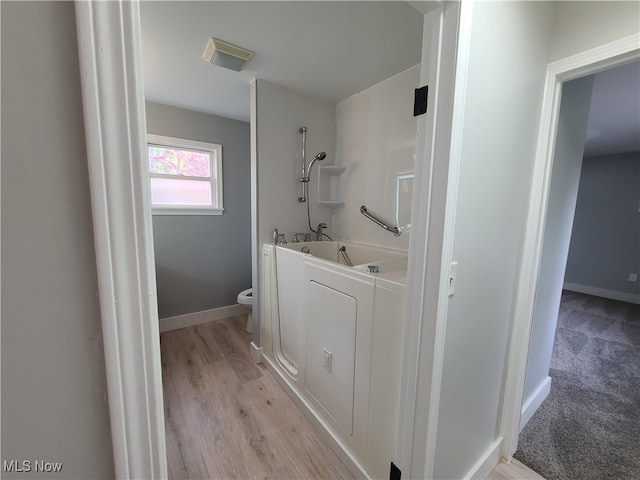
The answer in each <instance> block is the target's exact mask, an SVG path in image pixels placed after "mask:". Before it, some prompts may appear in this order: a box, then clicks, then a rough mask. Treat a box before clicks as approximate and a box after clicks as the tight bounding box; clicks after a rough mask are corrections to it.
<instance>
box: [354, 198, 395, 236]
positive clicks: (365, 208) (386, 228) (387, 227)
mask: <svg viewBox="0 0 640 480" xmlns="http://www.w3.org/2000/svg"><path fill="white" fill-rule="evenodd" d="M360 213H361V214H362V215H364V216H365V217H367V218H368V219H369V220H371V221H372V222H373V223H375V224H377V225H380V226H381V227H382V228H384V229H385V230H388V231H390V232H391V233H393V234H394V235H395V236H396V237H399V236H400V235H402V228H400V227H398V226H395V227H390V226H388V225H386V224H385V223H384V222H383V221H382V220H378V219H377V218H376V217H374V216H373V215H371V214H370V213H369V212H367V207H366V206H365V205H362V206H361V207H360Z"/></svg>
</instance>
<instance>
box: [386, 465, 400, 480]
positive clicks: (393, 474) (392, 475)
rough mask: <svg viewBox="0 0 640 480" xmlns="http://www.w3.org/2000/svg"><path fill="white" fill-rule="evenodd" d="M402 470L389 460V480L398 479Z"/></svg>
mask: <svg viewBox="0 0 640 480" xmlns="http://www.w3.org/2000/svg"><path fill="white" fill-rule="evenodd" d="M401 476H402V472H401V471H400V469H399V468H398V467H396V465H395V464H394V463H393V462H391V471H390V472H389V480H400V477H401Z"/></svg>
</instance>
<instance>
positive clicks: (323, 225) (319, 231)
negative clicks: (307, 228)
mask: <svg viewBox="0 0 640 480" xmlns="http://www.w3.org/2000/svg"><path fill="white" fill-rule="evenodd" d="M323 228H327V224H326V223H319V224H318V227H317V228H316V242H321V241H322V235H323V234H322V229H323Z"/></svg>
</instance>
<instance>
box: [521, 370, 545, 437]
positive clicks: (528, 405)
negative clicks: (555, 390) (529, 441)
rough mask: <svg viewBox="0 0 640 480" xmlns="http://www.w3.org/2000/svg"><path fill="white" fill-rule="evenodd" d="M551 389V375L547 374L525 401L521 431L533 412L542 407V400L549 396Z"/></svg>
mask: <svg viewBox="0 0 640 480" xmlns="http://www.w3.org/2000/svg"><path fill="white" fill-rule="evenodd" d="M550 391H551V377H549V376H547V378H545V379H544V380H543V381H542V383H540V385H538V388H537V389H536V391H535V392H533V393H532V394H531V396H530V397H529V398H528V399H527V400H526V401H525V402H524V404H523V405H522V413H521V415H520V431H522V429H523V428H524V426H525V425H526V424H527V423H529V420H531V417H533V414H534V413H536V410H538V408H540V405H542V402H544V400H545V399H546V398H547V397H548V396H549V392H550Z"/></svg>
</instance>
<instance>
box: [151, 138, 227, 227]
mask: <svg viewBox="0 0 640 480" xmlns="http://www.w3.org/2000/svg"><path fill="white" fill-rule="evenodd" d="M149 145H153V146H156V147H169V148H171V147H175V148H176V149H181V150H189V151H196V152H202V153H208V154H209V171H210V172H211V174H210V175H209V176H208V177H194V176H191V175H168V174H161V173H151V172H149V173H148V176H149V179H151V178H170V179H175V180H193V181H197V182H208V183H209V184H210V185H211V191H212V192H214V191H215V197H212V198H211V201H212V203H213V202H215V206H214V205H184V204H179V205H164V204H159V203H155V204H154V203H153V202H151V207H152V209H153V214H154V215H222V213H223V212H224V208H223V207H224V204H223V201H224V194H223V191H222V187H223V183H224V182H223V178H222V145H221V144H219V143H212V142H200V141H198V140H189V139H188V138H179V137H167V136H165V135H155V134H153V133H148V134H147V149H146V150H147V155H145V157H144V158H148V147H149ZM214 156H215V168H213V165H212V164H211V163H212V162H213V159H212V157H214ZM149 181H150V180H149Z"/></svg>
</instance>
